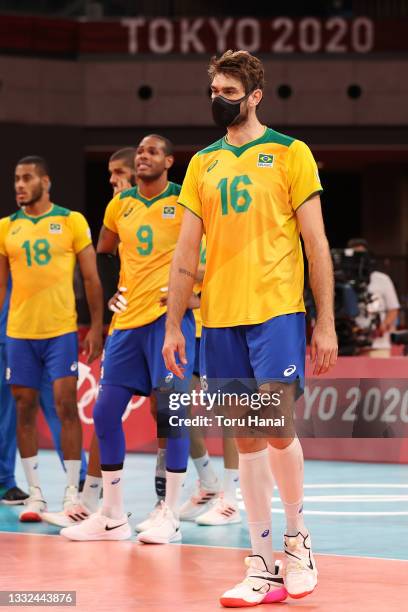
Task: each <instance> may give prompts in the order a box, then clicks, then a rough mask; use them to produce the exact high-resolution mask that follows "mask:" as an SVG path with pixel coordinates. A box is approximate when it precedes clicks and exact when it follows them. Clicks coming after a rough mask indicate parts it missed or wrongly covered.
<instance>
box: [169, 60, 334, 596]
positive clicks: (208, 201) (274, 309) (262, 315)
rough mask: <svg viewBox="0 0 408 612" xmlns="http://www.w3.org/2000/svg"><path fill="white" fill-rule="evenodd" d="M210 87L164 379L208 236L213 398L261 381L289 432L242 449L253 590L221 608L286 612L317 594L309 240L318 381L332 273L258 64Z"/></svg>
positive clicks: (216, 78) (316, 212) (173, 293)
mask: <svg viewBox="0 0 408 612" xmlns="http://www.w3.org/2000/svg"><path fill="white" fill-rule="evenodd" d="M209 76H210V81H211V91H212V111H213V117H214V120H215V122H216V123H217V124H218V125H220V126H222V127H224V128H226V130H227V134H226V135H225V136H224V138H221V139H220V140H218V141H217V142H215V143H213V144H211V145H210V146H209V147H207V148H206V149H204V150H202V151H199V152H198V153H197V154H196V155H194V157H193V158H192V159H191V161H190V164H189V167H188V170H187V174H186V177H185V179H184V183H183V186H182V190H181V193H180V196H179V203H180V204H182V205H183V206H185V208H186V212H185V215H184V219H183V223H182V228H181V233H180V238H179V241H178V244H177V248H176V251H175V255H174V258H173V262H172V266H171V272H170V283H169V298H168V312H167V323H166V337H165V342H164V346H163V356H164V359H165V362H166V366H167V368H168V369H169V370H171V371H172V372H174V374H176V375H177V376H180V377H182V376H183V374H182V371H181V368H180V367H178V366H177V365H176V361H175V353H176V352H177V353H178V354H179V355H180V359H181V362H182V363H184V364H185V363H186V360H185V349H184V346H185V341H184V338H183V335H182V332H181V327H180V323H181V320H182V317H183V314H184V311H185V308H186V305H187V302H188V299H189V297H190V295H191V291H192V287H193V284H194V278H195V274H196V269H197V264H198V260H199V248H200V241H201V237H202V234H203V231H205V234H206V239H207V265H206V271H205V276H204V281H203V288H202V294H201V312H202V318H203V333H202V340H201V351H200V370H201V372H200V373H201V374H202V375H204V376H205V377H206V380H207V383H208V387H209V389H210V390H211V386H212V381H213V380H214V379H218V380H220V379H229V380H236V379H241V380H242V379H251V380H252V381H254V388H255V389H257V390H258V391H259V392H262V393H263V394H269V395H270V396H272V395H273V394H275V393H280V394H281V395H280V398H281V399H280V405H279V414H280V415H281V416H284V417H285V426H284V427H283V428H282V431H280V432H278V433H276V431H275V429H274V431H272V428H271V430H270V432H268V431H267V432H264V434H263V437H259V435H258V436H255V435H250V434H249V435H248V436H247V437H238V438H236V444H237V447H238V451H239V475H240V483H241V490H242V495H243V499H244V503H245V507H246V511H247V515H248V526H249V531H250V538H251V545H252V554H251V555H250V556H248V557H247V558H246V565H247V568H248V569H247V573H246V577H245V578H244V580H243V582H241V583H240V584H238V585H236V586H234V587H233V588H231V589H229V590H228V591H226V592H225V593H224V594H223V595H222V597H221V600H220V601H221V603H222V605H224V606H227V607H240V606H248V605H257V604H261V603H267V602H273V601H282V600H284V599H285V598H286V597H287V595H288V594H289V595H290V596H291V597H294V598H300V597H304V596H305V595H307V594H309V593H311V592H312V591H313V589H314V588H315V586H316V584H317V569H316V564H315V561H314V559H313V555H312V551H311V539H310V535H309V532H308V530H307V528H306V526H305V524H304V521H303V512H302V510H303V452H302V447H301V445H300V442H299V440H298V438H297V437H296V435H295V432H294V426H293V410H294V403H295V399H296V395H297V393H298V391H299V389H300V390H301V389H302V387H303V384H304V366H305V348H306V341H305V315H304V312H305V307H304V303H303V280H304V278H303V277H304V270H303V256H302V248H301V243H300V234H301V235H302V237H303V241H304V245H305V251H306V256H307V259H308V264H309V276H310V284H311V287H312V290H313V295H314V298H315V302H316V306H317V322H316V326H315V329H314V332H313V337H312V344H311V358H312V361H313V363H314V374H315V375H318V374H323V373H325V372H327V371H328V370H329V368H330V367H333V366H334V365H335V363H336V359H337V338H336V332H335V328H334V316H333V270H332V263H331V257H330V251H329V245H328V242H327V239H326V235H325V231H324V225H323V219H322V212H321V204H320V197H319V194H320V192H321V190H322V187H321V184H320V180H319V175H318V171H317V166H316V163H315V161H314V159H313V156H312V154H311V152H310V150H309V148H308V147H307V146H306V145H305V144H304V143H303V142H301V141H299V140H296V139H293V138H291V137H289V136H285V135H283V134H280V133H278V132H275V131H274V130H272V129H270V128H268V127H266V126H265V125H262V124H261V123H260V121H259V120H258V117H257V106H258V105H259V103H260V102H261V100H262V97H263V88H264V70H263V66H262V63H261V62H260V60H259V59H257V58H256V57H254V56H252V55H251V54H250V53H248V52H246V51H236V52H232V51H227V52H226V53H224V55H223V56H222V57H221V58H219V59H217V58H213V59H212V60H211V62H210V66H209ZM232 237H233V239H231V238H232ZM232 295H233V296H234V299H230V296H232ZM214 390H215V389H214ZM275 410H276V409H275ZM255 433H256V432H255ZM274 481H275V482H276V484H277V486H278V488H279V492H280V497H281V500H282V503H283V506H284V510H285V515H286V523H287V526H286V533H285V537H284V546H285V556H286V564H285V568H284V570H283V571H282V570H281V568H280V564H279V563H275V559H274V554H273V548H272V539H271V497H272V491H273V486H274Z"/></svg>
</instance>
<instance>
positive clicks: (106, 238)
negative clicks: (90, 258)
mask: <svg viewBox="0 0 408 612" xmlns="http://www.w3.org/2000/svg"><path fill="white" fill-rule="evenodd" d="M118 245H119V236H118V234H117V233H116V232H112V230H110V229H108V228H107V227H105V225H102V227H101V231H100V232H99V238H98V244H97V246H96V252H97V253H98V254H99V253H107V254H109V255H115V254H116V252H117V250H118Z"/></svg>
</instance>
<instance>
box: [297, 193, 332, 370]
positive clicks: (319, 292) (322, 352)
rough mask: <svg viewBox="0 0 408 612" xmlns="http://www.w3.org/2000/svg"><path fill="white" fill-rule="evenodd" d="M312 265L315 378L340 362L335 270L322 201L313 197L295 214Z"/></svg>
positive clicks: (310, 267)
mask: <svg viewBox="0 0 408 612" xmlns="http://www.w3.org/2000/svg"><path fill="white" fill-rule="evenodd" d="M296 216H297V219H298V222H299V227H300V232H301V234H302V238H303V242H304V245H305V251H306V256H307V260H308V264H309V278H310V286H311V288H312V292H313V297H314V299H315V303H316V310H317V320H316V326H315V328H314V331H313V336H312V342H311V355H310V356H311V360H312V362H313V364H314V369H313V374H317V375H319V374H324V373H325V372H327V371H328V370H329V368H331V367H333V366H334V365H335V364H336V361H337V336H336V331H335V328H334V312H333V307H334V283H333V266H332V260H331V256H330V249H329V244H328V242H327V238H326V234H325V231H324V224H323V216H322V208H321V204H320V197H319V196H318V195H315V196H313V197H312V198H310V199H309V200H308V201H307V202H305V203H304V204H302V206H300V208H298V210H297V212H296Z"/></svg>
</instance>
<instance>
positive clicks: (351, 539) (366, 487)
mask: <svg viewBox="0 0 408 612" xmlns="http://www.w3.org/2000/svg"><path fill="white" fill-rule="evenodd" d="M213 461H214V462H215V466H216V469H217V471H218V473H219V475H222V460H221V459H220V458H218V457H217V458H214V459H213ZM154 465H155V457H154V456H153V455H147V454H130V455H128V457H127V459H126V464H125V498H126V510H127V511H129V512H131V513H132V516H131V522H132V523H133V524H135V523H137V522H138V521H140V520H142V519H143V518H145V517H146V515H147V513H148V512H149V511H150V510H151V509H152V507H153V504H154V502H155V496H154V487H153V475H154ZM40 470H41V472H40V474H41V482H42V488H43V493H44V496H45V498H46V499H47V501H48V509H49V510H60V509H61V502H62V495H63V488H64V483H65V479H64V474H63V472H62V469H61V467H60V464H59V461H58V459H57V456H56V454H55V453H54V452H52V451H41V453H40ZM17 477H18V484H19V485H20V486H21V487H22V488H24V485H25V480H24V476H23V473H22V469H21V466H20V463H19V462H18V467H17ZM195 480H196V473H195V469H194V466H193V465H192V464H191V465H190V466H189V471H188V477H187V480H186V483H185V486H184V495H183V497H184V498H186V497H187V496H188V495H189V494H191V492H192V491H193V488H194V485H195ZM305 482H306V486H305V505H304V507H305V517H306V521H307V525H308V527H309V530H310V532H311V534H312V538H313V548H314V551H315V552H317V553H320V554H331V555H350V556H358V557H365V556H367V557H378V558H387V559H405V560H408V466H407V465H391V464H366V463H351V462H328V461H307V462H306V466H305ZM238 494H239V491H238ZM239 499H241V497H240V494H239ZM240 506H241V510H242V516H243V519H244V520H243V522H242V524H238V525H230V526H228V527H199V526H197V525H195V524H194V523H183V524H182V533H183V544H198V545H201V546H218V547H219V546H223V547H227V548H242V547H249V539H248V533H247V528H246V517H245V512H244V510H243V504H242V501H240ZM19 508H20V507H18V506H17V507H15V508H12V507H8V506H4V505H2V504H0V532H29V533H42V534H49V535H58V528H57V527H53V526H51V525H47V524H45V523H40V524H31V525H30V524H23V523H19V522H18V518H17V517H18V513H19ZM272 512H273V535H274V547H275V548H276V549H277V550H281V549H282V534H283V530H284V515H283V510H282V505H281V503H280V500H279V496H278V493H277V491H276V490H275V495H274V499H273V503H272Z"/></svg>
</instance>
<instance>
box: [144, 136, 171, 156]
mask: <svg viewBox="0 0 408 612" xmlns="http://www.w3.org/2000/svg"><path fill="white" fill-rule="evenodd" d="M144 138H157V139H158V140H161V141H162V143H163V149H164V154H165V155H166V156H167V155H174V147H173V143H172V142H171V140H169V139H168V138H166V137H165V136H160V134H146V136H143V139H144ZM143 139H142V140H143Z"/></svg>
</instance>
